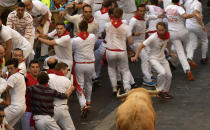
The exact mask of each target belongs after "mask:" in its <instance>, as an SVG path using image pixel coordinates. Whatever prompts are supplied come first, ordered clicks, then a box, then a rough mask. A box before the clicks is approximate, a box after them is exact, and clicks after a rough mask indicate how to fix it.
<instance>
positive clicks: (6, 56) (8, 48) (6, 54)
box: [5, 39, 12, 61]
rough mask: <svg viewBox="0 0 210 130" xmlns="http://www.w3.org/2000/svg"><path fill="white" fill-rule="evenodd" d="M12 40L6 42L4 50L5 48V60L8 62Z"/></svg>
mask: <svg viewBox="0 0 210 130" xmlns="http://www.w3.org/2000/svg"><path fill="white" fill-rule="evenodd" d="M11 48H12V40H11V39H9V40H8V41H6V48H5V60H6V61H7V60H9V59H10V58H11V54H12V50H11Z"/></svg>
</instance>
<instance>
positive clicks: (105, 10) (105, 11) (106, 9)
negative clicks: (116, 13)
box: [100, 8, 109, 14]
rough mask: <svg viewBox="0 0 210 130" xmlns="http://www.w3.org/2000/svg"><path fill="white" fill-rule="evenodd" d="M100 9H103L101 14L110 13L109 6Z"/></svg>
mask: <svg viewBox="0 0 210 130" xmlns="http://www.w3.org/2000/svg"><path fill="white" fill-rule="evenodd" d="M100 11H101V14H105V13H108V11H109V8H102V9H101V10H100Z"/></svg>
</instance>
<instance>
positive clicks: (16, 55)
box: [12, 48, 27, 77]
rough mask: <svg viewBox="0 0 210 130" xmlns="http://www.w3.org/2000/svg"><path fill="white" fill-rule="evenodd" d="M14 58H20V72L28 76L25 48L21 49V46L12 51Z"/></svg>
mask: <svg viewBox="0 0 210 130" xmlns="http://www.w3.org/2000/svg"><path fill="white" fill-rule="evenodd" d="M12 58H16V59H18V63H19V64H18V69H19V73H21V74H23V75H24V76H25V77H26V73H27V70H26V63H25V60H24V57H23V50H21V49H20V48H15V49H14V50H13V52H12Z"/></svg>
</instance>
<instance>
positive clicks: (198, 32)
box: [184, 0, 208, 64]
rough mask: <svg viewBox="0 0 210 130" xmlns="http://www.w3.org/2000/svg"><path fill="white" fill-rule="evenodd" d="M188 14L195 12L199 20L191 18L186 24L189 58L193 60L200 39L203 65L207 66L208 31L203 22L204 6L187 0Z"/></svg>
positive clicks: (192, 0) (196, 1) (195, 1)
mask: <svg viewBox="0 0 210 130" xmlns="http://www.w3.org/2000/svg"><path fill="white" fill-rule="evenodd" d="M184 6H185V9H186V12H187V13H188V14H190V13H193V12H195V13H196V15H197V16H199V19H198V20H197V19H196V18H191V19H187V20H186V22H185V26H186V28H187V29H188V30H189V37H190V39H191V40H190V44H189V46H190V47H188V48H186V50H187V58H188V59H190V60H192V59H193V54H194V51H195V49H196V48H197V46H198V39H199V41H200V42H201V52H202V55H201V57H202V59H201V63H203V64H206V63H207V61H208V58H207V52H208V35H207V29H206V27H205V26H204V24H203V20H202V17H203V16H202V4H201V2H199V1H198V0H187V1H186V2H185V4H184Z"/></svg>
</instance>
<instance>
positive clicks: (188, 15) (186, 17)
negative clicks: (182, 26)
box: [181, 14, 195, 19]
mask: <svg viewBox="0 0 210 130" xmlns="http://www.w3.org/2000/svg"><path fill="white" fill-rule="evenodd" d="M194 16H195V15H194V14H182V15H181V17H182V18H184V19H190V18H192V17H194Z"/></svg>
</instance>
